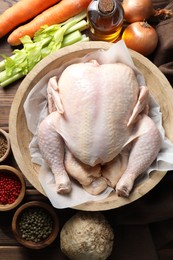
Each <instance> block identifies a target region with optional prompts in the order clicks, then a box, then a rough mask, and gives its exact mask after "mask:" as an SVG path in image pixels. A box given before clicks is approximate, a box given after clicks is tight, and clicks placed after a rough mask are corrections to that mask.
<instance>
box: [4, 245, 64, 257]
mask: <svg viewBox="0 0 173 260" xmlns="http://www.w3.org/2000/svg"><path fill="white" fill-rule="evenodd" d="M0 259H2V260H10V259H13V260H26V259H33V260H35V259H42V260H48V259H51V260H67V259H68V258H67V257H65V256H64V255H63V254H62V253H61V251H60V249H59V247H58V246H56V247H49V248H45V249H41V250H31V249H28V248H24V247H22V246H6V247H3V246H0Z"/></svg>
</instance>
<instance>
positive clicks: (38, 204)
mask: <svg viewBox="0 0 173 260" xmlns="http://www.w3.org/2000/svg"><path fill="white" fill-rule="evenodd" d="M29 208H42V209H44V210H45V211H46V212H48V214H50V216H51V218H52V220H53V228H52V232H51V234H50V235H49V236H48V237H47V238H45V239H44V240H42V241H40V242H33V241H27V240H25V239H23V238H21V236H20V235H19V231H18V225H17V224H18V219H19V218H20V216H21V214H22V213H23V212H24V211H25V210H27V209H29ZM59 226H60V225H59V219H58V216H57V214H56V212H55V209H54V208H53V206H51V205H50V204H48V203H46V202H43V201H36V200H35V201H29V202H26V203H24V204H22V205H21V206H20V207H19V208H18V209H17V210H16V212H15V213H14V215H13V219H12V231H13V234H14V236H15V238H16V240H17V241H18V242H19V243H20V244H22V245H23V246H25V247H28V248H30V249H42V248H45V247H47V246H49V245H50V244H52V243H53V241H54V240H55V239H56V237H57V235H58V233H59V230H60V227H59Z"/></svg>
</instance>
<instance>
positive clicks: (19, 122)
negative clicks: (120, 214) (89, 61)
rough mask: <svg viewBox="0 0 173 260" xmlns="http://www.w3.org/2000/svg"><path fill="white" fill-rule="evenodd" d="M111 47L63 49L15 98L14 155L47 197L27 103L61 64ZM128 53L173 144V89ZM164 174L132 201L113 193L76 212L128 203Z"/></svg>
mask: <svg viewBox="0 0 173 260" xmlns="http://www.w3.org/2000/svg"><path fill="white" fill-rule="evenodd" d="M111 44H112V43H108V42H102V41H97V42H95V41H91V42H83V43H78V44H74V45H72V46H68V47H65V48H62V49H60V50H58V51H57V52H55V53H53V54H50V55H49V56H48V57H46V58H45V59H43V60H42V61H41V62H39V63H38V64H37V65H36V66H35V67H34V69H33V70H32V71H31V72H30V73H29V74H28V75H27V76H26V77H25V79H24V80H23V81H22V83H21V85H20V86H19V88H18V91H17V93H16V95H15V97H14V100H13V103H12V107H11V111H10V118H9V133H10V140H11V146H12V150H13V154H14V156H15V159H16V161H17V163H18V165H19V167H20V169H21V170H22V171H23V172H24V174H25V176H26V178H27V179H28V180H29V182H30V183H31V184H32V185H33V186H34V187H35V188H36V189H37V190H39V191H40V192H41V193H43V194H44V195H46V194H45V192H44V190H43V188H42V186H41V184H40V182H39V179H38V173H39V170H40V166H38V165H36V164H34V163H33V162H32V161H31V156H30V151H29V143H30V141H31V139H32V134H31V132H30V131H29V129H28V127H27V123H26V118H25V112H24V108H23V105H24V102H25V100H26V98H27V96H28V94H29V92H30V91H31V90H32V88H33V87H34V86H35V85H36V84H37V82H38V81H39V80H40V79H42V77H43V76H45V75H46V74H47V73H49V72H50V71H51V70H54V69H56V68H58V67H60V66H62V64H64V63H65V62H67V61H69V60H71V59H74V58H80V57H83V56H85V55H86V54H88V53H90V52H92V51H96V50H99V49H104V50H107V49H108V48H110V47H111ZM129 51H130V55H131V57H132V59H133V62H134V64H135V65H136V67H137V68H138V69H139V70H140V71H141V72H142V73H143V75H144V77H145V79H146V83H147V85H148V87H149V90H150V92H151V94H152V95H153V97H154V98H155V100H156V101H157V103H158V104H159V105H160V109H161V112H162V115H163V118H162V119H163V127H164V129H165V134H166V136H167V137H168V138H169V139H170V140H171V141H173V116H171V114H172V111H173V101H172V100H173V90H172V87H171V85H170V84H169V82H168V80H167V79H166V77H165V76H164V75H163V73H161V71H160V70H159V69H158V68H157V67H156V66H155V65H154V64H153V63H152V62H151V61H149V60H148V59H147V58H145V57H144V56H142V55H141V54H139V53H137V52H135V51H132V50H129ZM165 174H166V171H153V172H152V173H151V174H150V176H149V178H148V179H147V180H146V181H145V182H142V183H141V184H140V185H138V186H136V187H135V188H134V190H133V192H132V193H131V194H130V196H129V198H122V197H118V196H117V195H116V193H111V194H110V196H108V197H107V198H106V199H104V200H100V201H91V202H87V203H84V204H81V205H78V206H76V207H75V209H80V210H88V211H98V210H108V209H113V208H118V207H121V206H123V205H126V204H129V203H131V202H133V201H135V200H137V199H139V198H140V197H142V196H143V195H145V194H146V193H147V192H148V191H150V190H151V189H152V188H153V187H155V186H156V185H157V184H158V183H159V182H160V181H161V179H162V178H163V177H164V175H165Z"/></svg>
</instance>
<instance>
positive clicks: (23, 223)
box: [18, 207, 53, 243]
mask: <svg viewBox="0 0 173 260" xmlns="http://www.w3.org/2000/svg"><path fill="white" fill-rule="evenodd" d="M18 225H19V231H20V232H21V236H22V238H24V239H26V240H27V241H32V242H35V243H37V242H40V241H42V240H44V239H46V238H47V237H48V236H49V235H50V234H51V232H52V229H53V220H52V217H51V216H50V214H48V213H47V211H46V210H44V209H43V208H36V207H33V208H28V209H26V210H25V211H24V212H23V213H22V214H21V216H20V221H19V224H18Z"/></svg>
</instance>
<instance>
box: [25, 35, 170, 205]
mask: <svg viewBox="0 0 173 260" xmlns="http://www.w3.org/2000/svg"><path fill="white" fill-rule="evenodd" d="M91 59H96V60H97V61H98V62H99V63H100V64H103V63H116V62H121V63H124V64H127V65H128V66H130V67H131V68H132V69H133V70H134V71H135V73H136V77H137V80H138V82H139V85H140V86H141V85H145V79H144V77H143V75H142V74H141V73H140V72H139V71H138V69H137V68H136V67H135V66H134V63H133V60H132V58H131V56H130V53H129V51H128V49H127V48H126V46H125V44H124V42H123V41H122V40H121V41H119V42H117V43H115V44H113V45H112V46H111V47H110V49H108V50H106V51H105V50H98V51H93V52H92V53H89V54H87V55H85V56H84V57H83V58H75V59H73V60H70V61H69V62H66V63H65V64H63V65H62V66H61V67H59V68H57V69H55V70H53V71H50V72H49V73H48V74H47V75H45V76H44V77H43V78H42V79H41V80H40V81H39V82H38V83H37V84H36V85H35V86H34V87H33V89H32V90H31V92H30V93H29V95H28V97H27V99H26V101H25V103H24V110H25V115H26V120H27V126H28V129H29V130H30V131H31V133H32V134H33V139H32V141H31V143H30V144H29V149H30V153H31V158H32V162H33V163H36V164H39V165H41V168H40V173H39V181H40V183H41V185H42V187H43V189H44V191H45V193H46V195H47V197H48V198H49V200H50V202H51V203H52V205H53V206H54V207H56V208H67V207H74V206H76V205H79V204H82V203H85V202H88V201H96V200H101V199H104V198H106V197H107V196H108V195H109V194H110V193H111V192H113V189H112V188H107V189H106V190H105V191H104V192H103V193H101V194H99V195H97V196H94V195H90V194H89V193H87V192H86V191H85V190H84V189H83V188H82V187H81V186H80V185H78V184H76V183H75V182H73V181H72V192H71V193H70V194H68V195H60V194H57V192H56V187H55V182H54V176H53V174H52V172H51V170H50V168H49V167H48V165H47V164H46V163H45V161H44V160H43V158H42V156H41V154H40V151H39V148H38V144H37V128H38V126H39V124H40V122H41V121H42V120H43V119H44V118H45V117H46V116H47V115H48V110H47V92H46V91H47V84H48V81H49V79H50V77H53V76H58V77H59V76H60V75H61V73H62V71H63V70H64V69H65V68H66V67H67V66H68V65H70V64H72V63H79V62H87V61H89V60H91ZM149 115H150V117H151V118H152V119H153V120H154V122H155V123H156V125H157V127H158V129H159V130H160V133H161V135H162V139H163V140H162V148H161V150H160V152H159V154H158V156H157V159H156V160H155V161H154V163H153V164H152V165H151V166H150V167H149V169H148V170H147V171H146V174H149V173H150V172H151V171H153V170H158V171H168V170H172V169H173V160H172V158H173V144H172V143H171V142H170V141H169V140H168V139H167V138H166V137H165V132H164V129H163V127H162V114H161V112H160V108H159V106H158V104H157V103H156V102H155V101H154V99H153V98H152V97H150V114H149Z"/></svg>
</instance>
